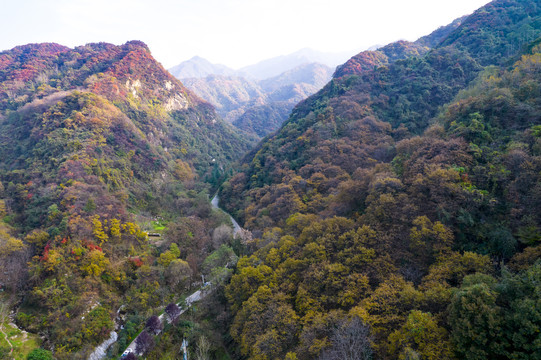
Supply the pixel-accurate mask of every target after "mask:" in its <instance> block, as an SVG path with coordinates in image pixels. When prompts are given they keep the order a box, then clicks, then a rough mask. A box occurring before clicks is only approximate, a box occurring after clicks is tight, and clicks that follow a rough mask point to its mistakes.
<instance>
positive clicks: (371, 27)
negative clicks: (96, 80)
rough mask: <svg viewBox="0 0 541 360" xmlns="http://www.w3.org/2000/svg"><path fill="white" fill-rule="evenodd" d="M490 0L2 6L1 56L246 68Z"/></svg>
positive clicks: (408, 36)
mask: <svg viewBox="0 0 541 360" xmlns="http://www.w3.org/2000/svg"><path fill="white" fill-rule="evenodd" d="M488 2H489V1H487V0H454V1H441V0H410V1H403V0H400V1H398V0H379V1H366V0H356V1H355V0H333V1H332V2H331V1H328V0H197V1H196V0H154V1H149V0H47V1H44V0H19V1H11V0H3V1H2V15H1V17H0V19H1V21H0V31H2V33H3V34H5V35H4V36H2V38H1V39H0V50H1V51H3V50H8V49H11V48H13V47H15V46H18V45H24V44H27V43H38V42H56V43H59V44H62V45H65V46H69V47H75V46H79V45H84V44H87V43H90V42H109V43H113V44H117V45H118V44H123V43H125V42H126V41H129V40H141V41H143V42H145V43H146V44H147V45H148V46H149V48H150V50H151V51H152V54H153V55H154V57H155V58H156V59H157V60H158V61H160V62H161V63H162V64H163V65H164V66H165V67H172V66H174V65H177V64H179V63H180V62H182V61H185V60H188V59H190V58H192V57H193V56H195V55H198V56H201V57H203V58H205V59H207V60H209V61H210V62H212V63H217V64H224V65H226V66H229V67H231V68H235V69H238V68H240V67H242V66H246V65H250V64H254V63H257V62H259V61H261V60H264V59H268V58H272V57H275V56H279V55H286V54H289V53H293V52H295V51H297V50H300V49H302V48H312V49H315V50H318V51H323V52H335V53H336V52H348V51H349V52H351V53H352V55H354V54H355V52H356V51H359V50H360V49H365V48H368V47H369V46H372V45H375V44H381V45H385V44H387V43H389V42H393V41H396V40H399V39H405V40H410V41H413V40H416V39H417V38H419V37H421V36H423V35H427V34H429V33H430V32H432V31H433V30H436V29H437V28H438V27H440V26H443V25H447V24H449V23H450V22H451V21H453V20H454V19H456V18H458V17H460V16H463V15H467V14H470V13H472V12H473V11H475V10H476V9H478V8H479V7H481V6H483V5H484V4H487V3H488Z"/></svg>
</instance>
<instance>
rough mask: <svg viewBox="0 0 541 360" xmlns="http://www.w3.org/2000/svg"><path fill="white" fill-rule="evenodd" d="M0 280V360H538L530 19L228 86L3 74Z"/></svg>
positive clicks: (48, 51)
mask: <svg viewBox="0 0 541 360" xmlns="http://www.w3.org/2000/svg"><path fill="white" fill-rule="evenodd" d="M224 9H225V8H224ZM345 35H346V34H344V36H345ZM347 35H348V38H349V39H351V40H350V41H351V43H352V44H351V48H356V47H357V46H358V44H357V43H356V42H357V41H359V40H358V38H357V34H347ZM183 40H184V39H183ZM335 55H336V54H335ZM325 59H327V60H325ZM329 59H330V60H329ZM312 60H314V61H312ZM316 60H317V61H316ZM326 61H330V63H329V62H326ZM0 265H1V266H0V267H1V271H0V291H1V292H0V315H1V316H2V318H1V319H0V321H1V322H0V358H6V359H31V360H32V359H47V360H50V359H58V360H64V359H66V360H67V359H70V360H71V359H91V360H97V359H100V360H101V359H119V358H123V359H138V358H139V359H141V358H144V359H163V360H167V359H178V358H181V357H182V356H183V353H182V351H183V350H182V348H183V346H182V344H183V343H184V341H185V340H186V341H187V345H186V346H185V347H186V349H187V351H188V353H189V354H190V355H189V357H190V358H193V359H197V360H208V359H218V360H232V359H239V360H245V359H246V360H247V359H250V360H275V359H286V360H312V359H318V360H337V359H352V360H369V359H382V360H391V359H404V360H405V359H410V360H413V359H419V360H421V359H422V360H436V359H449V360H452V359H466V360H485V359H487V360H488V359H498V360H499V359H502V360H503V359H539V358H541V352H540V351H541V346H540V344H541V337H540V333H539V328H541V287H540V286H541V285H540V284H541V6H540V5H539V4H538V1H534V0H494V1H491V2H489V3H487V4H486V5H484V6H482V7H481V8H479V9H478V10H476V11H474V12H473V13H472V14H470V15H465V16H461V17H459V18H457V19H456V20H454V21H452V22H451V23H449V24H442V26H441V27H439V28H437V29H435V30H434V31H433V32H431V33H429V34H427V35H425V36H422V37H420V38H418V39H417V40H415V41H406V40H398V41H395V42H392V43H389V44H386V45H383V46H378V47H376V48H374V49H371V50H364V51H361V52H359V53H358V54H356V55H354V56H349V57H347V58H340V57H332V59H331V57H330V55H329V54H327V56H324V54H323V53H315V52H314V51H311V50H306V49H305V50H302V51H299V52H296V53H293V54H291V55H288V56H282V57H277V58H272V59H269V60H266V61H263V62H261V63H258V64H255V65H251V66H245V67H243V68H241V69H239V70H232V69H231V68H228V67H226V66H224V65H216V64H212V63H211V62H209V61H207V60H205V59H203V58H201V57H195V58H192V59H191V60H189V61H186V62H184V63H181V64H179V65H178V66H176V67H173V68H171V69H169V71H168V70H166V69H165V68H164V67H163V66H162V65H161V64H160V63H159V62H158V61H157V60H156V59H155V58H154V55H153V53H151V50H150V48H149V46H148V45H147V44H145V43H143V42H142V41H128V42H126V43H124V44H122V45H113V44H109V43H105V42H100V43H87V44H86V45H79V46H75V47H68V46H64V45H60V44H57V43H32V44H27V45H20V46H17V47H14V48H12V49H10V50H5V51H2V52H0ZM10 312H12V319H10V320H8V317H7V314H9V313H10ZM112 335H113V336H112ZM114 335H116V336H114ZM111 336H112V337H111ZM184 344H185V343H184ZM127 349H131V350H132V351H130V350H128V351H127V352H126V350H127ZM123 354H124V355H123Z"/></svg>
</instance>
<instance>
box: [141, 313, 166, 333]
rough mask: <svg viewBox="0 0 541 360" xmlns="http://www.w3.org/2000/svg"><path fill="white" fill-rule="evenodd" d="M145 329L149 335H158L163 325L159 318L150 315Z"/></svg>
mask: <svg viewBox="0 0 541 360" xmlns="http://www.w3.org/2000/svg"><path fill="white" fill-rule="evenodd" d="M145 327H146V328H147V329H148V331H149V332H150V333H152V334H154V335H158V334H159V333H160V332H161V331H162V328H163V325H162V322H161V320H160V318H159V317H157V316H156V315H152V316H151V317H149V318H148V320H147V323H146V325H145Z"/></svg>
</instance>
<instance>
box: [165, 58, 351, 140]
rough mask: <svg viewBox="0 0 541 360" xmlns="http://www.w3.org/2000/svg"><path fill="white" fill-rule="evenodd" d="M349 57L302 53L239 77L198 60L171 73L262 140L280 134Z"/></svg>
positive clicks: (247, 69) (238, 73)
mask: <svg viewBox="0 0 541 360" xmlns="http://www.w3.org/2000/svg"><path fill="white" fill-rule="evenodd" d="M347 58H349V56H347V55H345V54H333V53H323V52H318V51H315V50H311V49H302V50H300V51H297V52H295V53H292V54H290V55H285V56H279V57H276V58H272V59H268V60H264V61H261V62H259V63H257V64H254V65H250V66H246V67H244V68H241V69H239V70H237V71H235V70H232V69H229V68H227V67H226V66H224V65H216V64H212V63H210V62H209V61H207V60H205V59H202V58H200V57H194V58H192V59H190V60H187V61H185V62H183V63H181V64H179V65H177V66H175V67H173V68H171V69H169V71H170V72H171V74H173V75H174V76H176V77H177V78H179V79H180V80H181V81H182V82H183V83H184V84H185V85H186V86H187V87H188V88H189V89H190V90H192V91H194V92H195V93H196V94H198V95H199V96H201V97H202V98H203V99H205V100H207V101H208V102H210V103H211V104H212V105H214V106H215V107H216V109H217V111H218V113H219V114H220V115H221V116H222V117H223V118H224V119H225V120H226V121H227V122H230V123H233V125H235V126H237V127H238V128H240V129H243V130H245V131H247V132H250V133H253V134H256V135H257V136H260V137H263V136H265V135H266V134H268V133H270V132H273V131H275V130H276V129H278V127H279V126H280V124H281V123H282V122H284V121H285V120H286V119H287V116H288V114H289V112H290V111H291V109H292V108H293V106H294V105H295V104H297V103H298V102H299V101H301V100H304V99H305V98H306V97H308V96H310V95H312V94H313V93H315V92H316V91H317V90H319V89H320V88H321V87H323V85H325V84H326V83H327V82H328V81H329V80H330V78H331V75H332V73H333V71H334V68H335V67H336V66H337V65H338V64H341V63H342V62H344V61H345V60H346V59H347Z"/></svg>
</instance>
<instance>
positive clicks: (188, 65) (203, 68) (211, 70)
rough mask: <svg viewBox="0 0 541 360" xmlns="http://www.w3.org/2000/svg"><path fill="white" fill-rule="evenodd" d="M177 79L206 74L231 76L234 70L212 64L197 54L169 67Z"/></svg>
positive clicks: (200, 76) (201, 76)
mask: <svg viewBox="0 0 541 360" xmlns="http://www.w3.org/2000/svg"><path fill="white" fill-rule="evenodd" d="M169 72H170V73H171V74H173V76H174V77H176V78H177V79H185V78H204V77H205V76H208V75H225V76H232V75H235V74H236V72H235V70H233V69H230V68H228V67H227V66H225V65H220V64H212V63H211V62H210V61H208V60H206V59H203V58H201V57H199V56H194V57H193V58H191V59H190V60H186V61H183V62H181V63H180V64H178V65H176V66H173V67H172V68H170V69H169Z"/></svg>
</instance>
